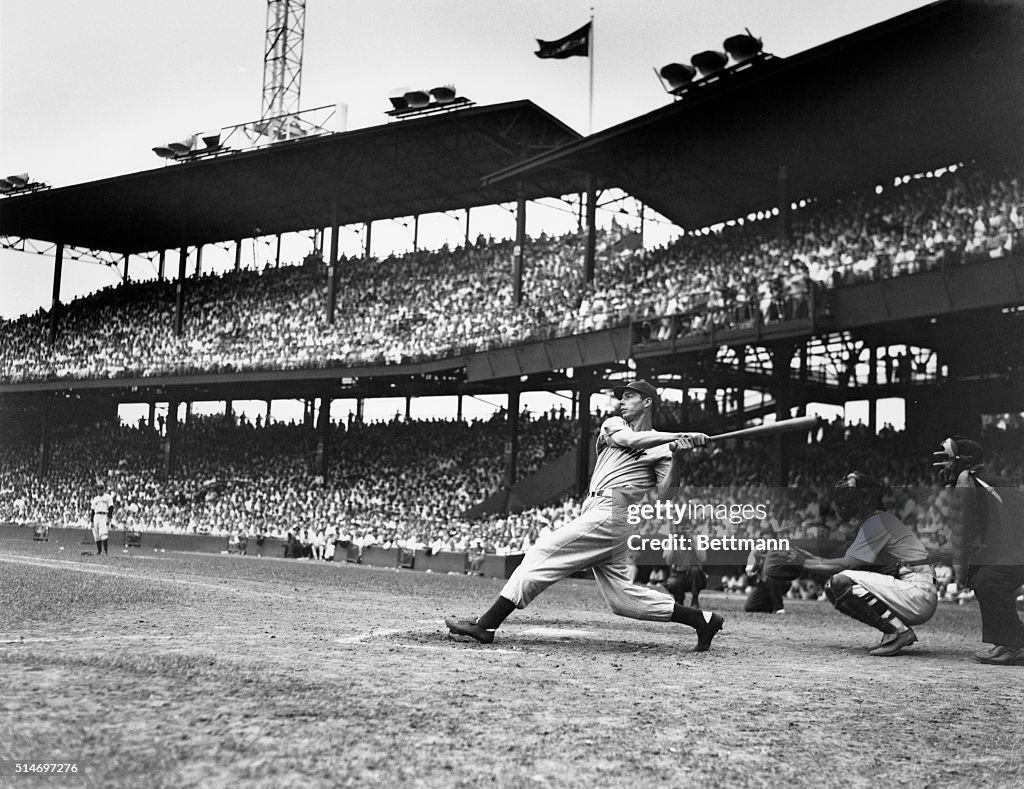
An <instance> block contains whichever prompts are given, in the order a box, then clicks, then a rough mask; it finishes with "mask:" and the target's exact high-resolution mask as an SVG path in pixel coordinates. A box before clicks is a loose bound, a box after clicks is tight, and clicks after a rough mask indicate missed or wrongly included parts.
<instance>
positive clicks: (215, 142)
mask: <svg viewBox="0 0 1024 789" xmlns="http://www.w3.org/2000/svg"><path fill="white" fill-rule="evenodd" d="M199 139H201V140H202V141H203V145H205V146H206V149H207V150H209V151H215V150H217V149H218V148H220V129H214V130H211V131H205V132H203V133H202V134H200V135H199Z"/></svg>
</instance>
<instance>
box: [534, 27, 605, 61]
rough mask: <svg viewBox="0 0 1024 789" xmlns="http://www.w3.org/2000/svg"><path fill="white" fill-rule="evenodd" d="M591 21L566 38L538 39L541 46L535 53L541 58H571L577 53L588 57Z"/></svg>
mask: <svg viewBox="0 0 1024 789" xmlns="http://www.w3.org/2000/svg"><path fill="white" fill-rule="evenodd" d="M591 24H592V23H591V22H587V24H585V25H584V26H583V27H581V28H580V29H579V30H574V31H573V32H572V33H570V34H569V35H567V36H566V37H565V38H560V39H558V40H557V41H541V40H540V39H539V38H538V39H537V45H538V46H539V47H540V49H538V50H537V51H536V52H534V53H533V54H535V55H536V56H537V57H539V58H558V59H562V58H571V57H575V56H576V55H581V56H583V57H587V56H589V55H590V25H591Z"/></svg>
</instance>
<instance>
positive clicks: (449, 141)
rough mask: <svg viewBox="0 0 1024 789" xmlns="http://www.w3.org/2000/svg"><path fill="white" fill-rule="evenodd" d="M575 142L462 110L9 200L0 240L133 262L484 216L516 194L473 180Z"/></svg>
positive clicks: (548, 126) (534, 122)
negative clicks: (233, 243)
mask: <svg viewBox="0 0 1024 789" xmlns="http://www.w3.org/2000/svg"><path fill="white" fill-rule="evenodd" d="M579 137H580V135H579V134H578V133H577V132H575V131H573V130H572V129H570V128H569V127H568V126H566V125H565V124H563V123H562V122H561V121H559V120H558V119H557V118H555V117H553V116H552V115H550V114H549V113H547V112H545V111H544V110H542V109H541V108H539V107H538V106H537V105H535V104H533V103H532V102H530V101H516V102H509V103H505V104H496V105H491V106H485V107H469V108H467V109H460V110H457V111H452V112H448V113H443V114H437V115H430V116H425V117H421V118H410V119H407V120H402V121H396V122H392V123H389V124H386V125H382V126H374V127H371V128H367V129H360V130H356V131H351V132H344V133H339V134H331V135H325V136H321V137H314V138H307V139H302V140H293V141H289V142H285V143H279V144H276V145H271V146H269V147H266V148H262V149H259V150H252V151H242V152H238V153H228V154H225V155H220V156H217V157H213V158H205V159H197V160H195V161H190V162H186V163H182V164H175V165H171V166H166V167H161V168H158V169H154V170H147V171H145V172H140V173H133V174H130V175H124V176H119V177H116V178H108V179H104V180H100V181H92V182H89V183H84V184H78V185H75V186H67V187H62V188H58V189H50V190H45V191H41V192H34V193H31V194H27V195H24V196H17V197H8V198H5V199H3V200H0V235H6V236H18V237H22V238H30V239H36V240H40V241H50V242H60V241H63V242H64V243H65V244H67V245H69V246H78V247H86V248H90V249H101V250H108V251H113V252H117V253H122V254H124V253H141V252H151V251H155V250H160V249H171V248H176V247H179V246H182V245H195V244H205V243H211V242H217V241H230V240H233V239H240V238H250V237H253V236H259V235H271V234H277V233H284V232H291V231H299V230H308V229H310V228H317V227H329V226H331V225H332V224H333V222H337V223H338V224H340V225H348V224H355V223H363V222H367V221H371V220H376V219H385V218H392V217H399V216H413V215H417V214H424V213H430V212H437V211H446V210H452V209H460V208H469V207H473V206H480V205H491V204H495V203H502V202H506V201H509V200H515V199H516V197H517V192H516V184H515V183H514V182H505V183H502V184H498V185H490V186H483V185H482V178H483V176H485V175H486V174H488V173H492V172H494V171H495V170H497V169H499V168H502V167H506V166H507V165H509V164H511V163H513V162H517V161H521V160H523V159H524V158H528V157H531V156H533V155H535V154H537V153H538V152H541V151H545V150H549V149H552V148H556V147H560V146H563V145H565V144H566V143H568V142H571V141H574V140H577V139H579ZM577 180H578V181H579V183H578V184H573V183H572V181H571V179H569V180H567V179H565V178H560V179H559V182H558V184H559V185H566V184H569V185H570V186H572V187H573V188H570V189H568V190H567V191H579V190H581V189H583V188H585V182H584V181H583V180H582V179H577ZM551 188H552V185H551V184H548V183H544V182H543V181H540V182H532V181H531V180H530V179H526V180H525V181H524V183H523V192H524V196H525V197H526V198H527V199H536V198H539V197H546V196H548V195H550V194H552V192H551Z"/></svg>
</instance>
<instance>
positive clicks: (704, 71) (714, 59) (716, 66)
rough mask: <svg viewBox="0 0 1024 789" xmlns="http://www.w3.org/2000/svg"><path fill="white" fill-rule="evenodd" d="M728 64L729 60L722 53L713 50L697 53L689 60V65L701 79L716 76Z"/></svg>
mask: <svg viewBox="0 0 1024 789" xmlns="http://www.w3.org/2000/svg"><path fill="white" fill-rule="evenodd" d="M728 62H729V58H728V56H727V55H726V54H725V53H724V52H718V51H716V50H714V49H707V50H704V51H703V52H698V53H697V54H696V55H694V56H693V57H692V58H690V63H691V64H692V65H693V67H694V68H695V69H697V71H699V72H700V75H701V77H710V76H712V75H714V74H717V73H718V72H719V71H721V70H722V69H724V68H725V66H726V64H727V63H728Z"/></svg>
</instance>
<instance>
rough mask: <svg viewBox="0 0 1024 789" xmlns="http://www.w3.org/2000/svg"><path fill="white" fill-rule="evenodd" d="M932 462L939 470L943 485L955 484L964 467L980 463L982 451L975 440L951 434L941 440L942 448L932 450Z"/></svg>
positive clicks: (968, 467) (982, 458) (967, 467)
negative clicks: (933, 459) (937, 450)
mask: <svg viewBox="0 0 1024 789" xmlns="http://www.w3.org/2000/svg"><path fill="white" fill-rule="evenodd" d="M932 457H934V458H935V462H934V463H932V465H933V466H935V467H936V468H937V469H938V470H939V479H940V480H942V484H943V485H955V484H956V481H957V478H958V477H959V476H960V474H961V472H963V471H964V470H965V469H971V468H975V467H977V466H980V465H982V461H983V460H984V452H983V451H982V449H981V445H980V444H979V443H978V442H977V441H971V440H970V439H969V438H963V437H961V436H952V437H950V438H947V439H946V440H944V441H943V442H942V450H941V451H940V452H933V453H932Z"/></svg>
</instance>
